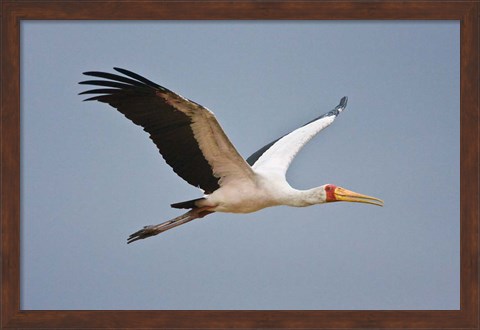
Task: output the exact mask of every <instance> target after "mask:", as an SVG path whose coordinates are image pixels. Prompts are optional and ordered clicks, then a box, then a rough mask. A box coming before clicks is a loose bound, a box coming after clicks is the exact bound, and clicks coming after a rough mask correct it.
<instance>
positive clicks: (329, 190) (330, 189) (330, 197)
mask: <svg viewBox="0 0 480 330" xmlns="http://www.w3.org/2000/svg"><path fill="white" fill-rule="evenodd" d="M336 188H337V186H335V185H333V184H327V185H326V186H325V193H326V194H327V200H326V202H327V203H328V202H336V201H337V199H336V198H335V189H336Z"/></svg>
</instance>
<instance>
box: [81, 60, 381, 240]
mask: <svg viewBox="0 0 480 330" xmlns="http://www.w3.org/2000/svg"><path fill="white" fill-rule="evenodd" d="M115 70H116V71H118V72H120V73H123V74H124V75H125V76H127V77H125V76H119V75H116V74H111V73H105V72H85V73H84V74H85V75H89V76H94V77H100V78H104V79H107V80H88V81H83V82H81V84H89V85H95V86H104V87H109V88H101V89H94V90H89V91H86V92H83V93H80V94H97V95H96V96H94V97H91V98H89V99H87V100H97V101H100V102H105V103H108V104H110V105H111V106H113V107H115V108H116V109H117V110H118V111H119V112H121V113H122V114H124V115H125V116H126V117H127V118H128V119H130V120H132V121H133V122H134V123H135V124H137V125H140V126H142V127H143V129H144V130H145V131H146V132H148V133H149V134H150V138H151V139H152V140H153V142H154V143H155V144H156V146H157V148H158V149H159V151H160V153H161V154H162V156H163V158H164V159H165V161H166V162H167V163H168V164H169V165H170V166H171V167H172V168H173V170H174V171H175V172H176V173H177V174H178V175H179V176H181V177H182V178H183V179H185V180H186V181H187V182H188V183H190V184H192V185H194V186H197V187H199V188H201V189H203V191H204V193H205V194H204V196H203V197H201V198H198V199H195V200H190V201H186V202H180V203H175V204H172V205H171V206H172V207H175V208H186V209H190V211H188V212H186V213H185V214H182V215H181V216H179V217H176V218H174V219H172V220H169V221H166V222H164V223H161V224H158V225H152V226H145V227H144V228H143V229H141V230H139V231H137V232H135V233H133V234H132V235H130V237H129V239H128V243H131V242H134V241H136V240H139V239H143V238H147V237H150V236H153V235H157V234H159V233H161V232H164V231H166V230H168V229H171V228H173V227H176V226H179V225H181V224H184V223H186V222H189V221H191V220H194V219H197V218H202V217H204V216H206V215H208V214H210V213H213V212H228V213H251V212H255V211H258V210H261V209H263V208H266V207H271V206H277V205H288V206H295V207H304V206H310V205H315V204H322V203H327V202H335V201H349V202H359V203H369V204H374V205H379V206H382V205H383V201H381V200H380V199H378V198H375V197H370V196H366V195H362V194H358V193H354V192H352V191H349V190H346V189H344V188H341V187H337V186H334V185H332V184H325V185H322V186H320V187H317V188H313V189H308V190H297V189H294V188H292V187H291V186H290V184H289V183H288V182H287V180H286V176H285V175H286V172H287V170H288V167H289V166H290V163H291V162H292V160H293V159H294V158H295V156H296V154H297V153H298V152H299V151H300V149H301V148H302V147H303V146H304V145H305V144H306V143H307V142H308V141H310V140H311V139H312V138H313V137H314V136H315V135H317V134H318V133H319V132H320V131H321V130H323V129H324V128H326V127H328V126H329V125H330V124H332V123H333V121H334V120H335V118H336V117H337V116H338V115H339V114H340V113H341V112H342V111H343V110H344V109H345V107H346V105H347V98H346V97H344V98H342V99H341V101H340V104H339V105H338V106H336V107H335V108H334V109H333V110H332V111H330V112H327V113H325V114H323V115H321V116H319V117H317V118H315V119H314V120H312V121H310V122H309V123H307V124H305V125H303V126H302V127H300V128H297V129H296V130H294V131H292V132H290V133H289V134H286V135H284V136H283V137H281V138H279V139H277V140H275V141H273V142H272V143H269V144H267V145H266V146H264V147H262V148H261V149H259V150H258V151H256V152H255V153H254V154H252V155H251V156H250V157H249V158H248V159H247V160H244V159H243V158H242V156H241V155H240V154H239V153H238V152H237V150H236V149H235V147H234V146H233V144H232V143H231V142H230V140H229V139H228V137H227V136H226V134H225V133H224V131H223V129H222V128H221V126H220V124H219V123H218V121H217V120H216V118H215V115H214V114H213V112H211V111H210V110H208V109H207V108H205V107H203V106H201V105H199V104H198V103H195V102H193V101H190V100H188V99H186V98H184V97H182V96H180V95H179V94H176V93H174V92H172V91H170V90H168V89H166V88H165V87H162V86H159V85H157V84H155V83H153V82H151V81H150V80H148V79H146V78H144V77H142V76H139V75H138V74H136V73H133V72H131V71H128V70H125V69H119V68H115Z"/></svg>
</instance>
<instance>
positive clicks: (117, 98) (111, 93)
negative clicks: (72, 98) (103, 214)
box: [80, 68, 253, 194]
mask: <svg viewBox="0 0 480 330" xmlns="http://www.w3.org/2000/svg"><path fill="white" fill-rule="evenodd" d="M114 69H115V70H116V71H118V72H120V73H122V74H124V75H125V76H120V75H117V74H112V73H106V72H96V71H93V72H84V74H85V75H87V76H92V77H97V78H103V79H102V80H87V81H82V82H80V84H85V85H94V86H100V87H101V88H98V89H92V90H88V91H85V92H83V93H80V94H95V96H93V97H90V98H88V99H86V100H85V101H91V100H96V101H100V102H104V103H108V104H110V105H111V106H112V107H114V108H116V109H117V110H118V111H119V112H121V113H122V114H124V115H125V117H127V118H128V119H130V120H131V121H132V122H134V123H135V124H137V125H139V126H142V127H143V130H144V131H146V132H147V133H149V134H150V138H151V139H152V141H153V142H154V143H155V145H156V146H157V148H158V150H159V151H160V153H161V154H162V156H163V158H164V159H165V161H166V162H167V164H168V165H170V166H171V167H172V168H173V170H174V171H175V173H177V174H178V175H179V176H180V177H182V178H183V179H184V180H185V181H187V182H188V183H190V184H191V185H193V186H196V187H200V188H201V189H203V190H204V191H205V193H207V194H209V193H212V192H213V191H215V190H216V189H218V188H219V187H220V186H221V185H222V184H224V183H225V182H228V181H229V180H236V179H244V178H252V177H253V171H252V169H251V167H250V166H249V165H248V164H247V163H246V162H245V160H244V159H243V158H242V157H241V156H240V154H239V153H238V152H237V150H236V149H235V147H234V146H233V145H232V143H231V142H230V140H229V139H228V137H227V136H226V135H225V133H224V132H223V129H222V128H221V126H220V124H219V123H218V122H217V119H216V118H215V115H214V114H213V113H212V112H211V111H210V110H208V109H207V108H205V107H203V106H201V105H199V104H197V103H195V102H193V101H190V100H187V99H185V98H184V97H182V96H180V95H178V94H176V93H174V92H172V91H170V90H168V89H167V88H165V87H162V86H159V85H157V84H155V83H154V82H152V81H150V80H148V79H146V78H144V77H142V76H140V75H138V74H136V73H133V72H131V71H128V70H125V69H120V68H114Z"/></svg>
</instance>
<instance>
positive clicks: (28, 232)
mask: <svg viewBox="0 0 480 330" xmlns="http://www.w3.org/2000/svg"><path fill="white" fill-rule="evenodd" d="M21 31H22V35H21V38H22V39H21V40H22V62H21V74H22V75H21V82H22V86H21V91H22V99H21V102H22V107H21V147H22V150H21V157H22V159H21V164H22V165H21V198H22V209H21V229H22V231H21V235H22V236H21V237H22V240H21V258H22V259H21V260H22V268H21V275H22V278H21V305H22V308H23V309H458V308H459V262H460V255H459V196H460V189H459V173H460V168H459V143H460V142H459V132H460V123H459V111H460V110H459V63H460V59H459V24H458V22H454V21H429V22H420V21H402V22H390V21H389V22H386V21H374V22H355V21H352V22H346V21H324V22H314V21H305V22H299V21H289V22H276V21H270V22H259V21H255V22H254V21H244V22H213V21H211V22H188V21H184V22H173V21H164V22H158V21H157V22H154V21H145V22H132V21H130V22H93V21H82V22H72V21H63V22H60V21H57V22H46V21H22V26H21ZM114 66H118V67H123V68H125V69H128V70H131V71H134V72H137V73H139V74H141V75H143V76H145V77H147V78H149V79H150V80H153V81H155V82H156V83H158V84H160V85H163V86H165V87H167V88H169V89H172V90H174V91H176V92H179V93H180V94H182V95H184V96H185V97H188V98H190V99H192V100H194V101H196V102H198V103H200V104H202V105H204V106H206V107H208V108H209V109H211V110H212V111H213V112H215V114H216V116H217V119H218V120H219V122H220V123H221V125H222V126H223V128H224V130H225V131H226V133H227V134H228V136H229V137H230V139H231V140H232V142H233V143H234V145H235V146H236V147H237V149H238V150H239V152H240V153H241V154H242V155H243V156H245V157H248V156H249V155H250V154H251V153H253V152H254V151H255V150H257V149H258V148H260V147H261V146H263V145H264V144H266V143H268V142H270V141H271V140H273V139H275V138H277V137H279V136H280V135H283V134H285V133H287V132H289V131H290V130H292V129H294V128H296V127H298V126H299V125H302V124H304V123H305V122H307V121H309V120H311V119H312V118H314V117H316V116H318V115H320V114H322V113H324V112H326V111H329V110H331V109H332V108H333V107H334V106H336V105H337V104H338V101H339V100H340V98H341V97H342V96H345V95H346V96H348V97H349V103H348V107H347V109H346V111H344V112H343V113H342V114H341V115H340V116H339V117H338V118H337V120H336V121H335V123H334V124H333V125H332V126H330V127H329V128H327V129H326V130H325V131H324V132H321V133H320V134H319V135H318V136H317V137H316V138H315V139H314V140H312V141H311V142H310V143H309V144H308V145H307V146H306V147H305V148H304V149H303V150H302V151H301V152H300V154H299V155H298V156H297V158H296V159H295V161H294V162H293V163H292V165H291V167H290V170H289V172H288V173H287V178H288V180H289V182H290V183H291V185H292V186H294V187H296V188H299V189H307V188H311V187H314V186H319V185H321V184H325V183H333V184H336V185H339V186H343V187H345V188H348V189H351V190H354V191H358V192H360V193H365V194H367V195H372V196H375V197H379V198H381V199H383V200H384V201H385V206H384V207H383V208H380V207H375V206H371V205H365V204H354V203H333V204H329V205H320V206H313V207H309V208H301V209H300V208H288V207H277V208H270V209H265V210H262V211H260V212H257V213H253V214H247V215H232V214H219V213H218V214H213V215H211V216H208V217H206V218H204V219H201V220H196V221H193V222H191V223H189V224H187V225H184V226H181V227H178V228H176V229H173V230H171V231H168V232H166V233H164V234H161V235H159V236H156V237H154V238H150V239H147V240H143V241H139V242H136V243H134V244H130V245H127V244H126V239H127V237H128V235H129V234H131V233H132V232H134V231H136V230H138V229H140V228H141V227H142V226H144V225H147V224H155V223H160V222H162V221H165V220H168V219H170V218H173V217H175V216H177V215H179V214H180V210H175V209H171V208H170V207H169V205H170V204H171V203H174V202H179V201H183V200H187V199H191V198H196V197H199V196H201V193H200V191H199V190H198V189H196V188H194V187H191V186H189V185H188V184H187V183H185V182H184V181H183V180H182V179H181V178H179V177H177V176H176V174H175V173H174V172H173V171H172V170H171V169H170V168H169V167H168V165H166V164H165V163H164V161H163V159H162V158H161V157H160V155H159V154H158V151H157V149H156V147H155V146H154V145H153V143H151V141H150V140H149V139H148V136H147V135H146V133H145V132H143V130H142V129H141V128H140V127H137V126H135V125H133V124H132V123H131V122H129V121H128V120H126V119H125V118H124V117H123V116H122V115H120V114H119V113H117V112H116V111H115V110H114V109H113V108H110V107H109V106H108V105H105V104H101V103H98V102H97V103H94V102H81V100H82V99H83V97H82V96H78V95H77V94H78V93H79V92H81V91H83V90H85V88H84V87H85V86H81V85H78V82H79V81H81V80H84V78H85V77H84V76H82V74H81V73H82V72H84V71H91V70H99V71H112V67H114Z"/></svg>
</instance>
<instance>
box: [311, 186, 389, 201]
mask: <svg viewBox="0 0 480 330" xmlns="http://www.w3.org/2000/svg"><path fill="white" fill-rule="evenodd" d="M320 188H321V189H323V193H324V200H325V203H329V202H354V203H367V204H373V205H378V206H383V201H382V200H381V199H378V198H375V197H371V196H367V195H362V194H359V193H356V192H353V191H350V190H348V189H345V188H342V187H337V186H335V185H333V184H326V185H323V186H321V187H320Z"/></svg>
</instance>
